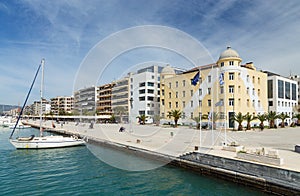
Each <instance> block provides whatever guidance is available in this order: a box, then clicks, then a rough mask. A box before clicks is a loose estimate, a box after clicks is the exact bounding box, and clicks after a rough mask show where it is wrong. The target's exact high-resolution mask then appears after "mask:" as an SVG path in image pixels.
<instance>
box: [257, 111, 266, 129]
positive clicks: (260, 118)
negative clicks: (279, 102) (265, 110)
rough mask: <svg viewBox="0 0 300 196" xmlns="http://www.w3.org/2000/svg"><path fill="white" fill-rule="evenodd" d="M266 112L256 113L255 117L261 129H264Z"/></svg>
mask: <svg viewBox="0 0 300 196" xmlns="http://www.w3.org/2000/svg"><path fill="white" fill-rule="evenodd" d="M267 118H268V116H267V114H258V115H257V119H258V120H259V121H260V124H259V127H260V129H261V130H263V129H264V121H265V120H267Z"/></svg>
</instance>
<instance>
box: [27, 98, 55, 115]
mask: <svg viewBox="0 0 300 196" xmlns="http://www.w3.org/2000/svg"><path fill="white" fill-rule="evenodd" d="M31 107H32V112H33V115H40V113H41V101H35V102H33V104H32V105H31ZM50 111H51V104H50V102H49V101H48V100H46V99H43V101H42V114H48V113H50Z"/></svg>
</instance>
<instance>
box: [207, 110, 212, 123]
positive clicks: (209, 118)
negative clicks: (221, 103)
mask: <svg viewBox="0 0 300 196" xmlns="http://www.w3.org/2000/svg"><path fill="white" fill-rule="evenodd" d="M211 113H212V112H211V111H210V112H209V114H208V117H207V118H208V121H210V120H211V115H212V114H211Z"/></svg>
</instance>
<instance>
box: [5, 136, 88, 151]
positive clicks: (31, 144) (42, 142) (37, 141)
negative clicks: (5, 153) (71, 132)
mask: <svg viewBox="0 0 300 196" xmlns="http://www.w3.org/2000/svg"><path fill="white" fill-rule="evenodd" d="M10 142H11V143H12V145H14V146H15V148H16V149H45V148H63V147H71V146H79V145H84V144H85V142H84V141H83V140H82V139H79V138H77V137H63V136H53V135H51V136H44V137H35V136H34V135H32V136H31V137H19V138H17V139H15V140H11V141H10Z"/></svg>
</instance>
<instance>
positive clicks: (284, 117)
mask: <svg viewBox="0 0 300 196" xmlns="http://www.w3.org/2000/svg"><path fill="white" fill-rule="evenodd" d="M288 117H289V116H288V115H287V114H285V113H283V112H282V113H281V114H279V115H278V118H279V119H280V120H281V128H284V127H285V125H284V121H285V119H287V118H288Z"/></svg>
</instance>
